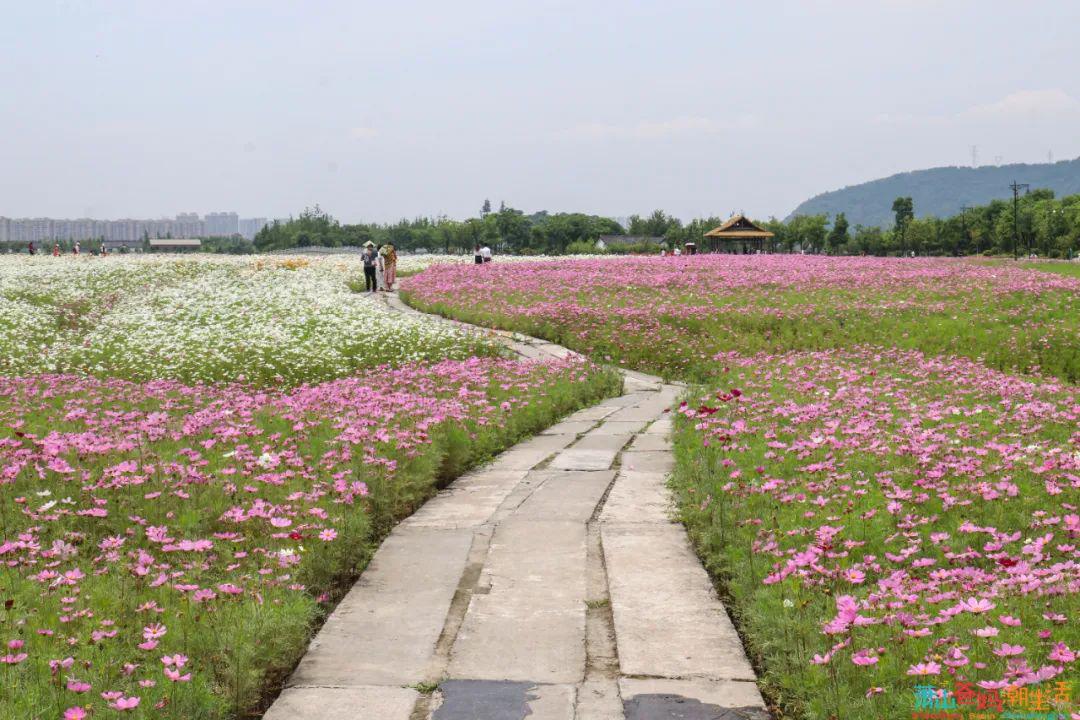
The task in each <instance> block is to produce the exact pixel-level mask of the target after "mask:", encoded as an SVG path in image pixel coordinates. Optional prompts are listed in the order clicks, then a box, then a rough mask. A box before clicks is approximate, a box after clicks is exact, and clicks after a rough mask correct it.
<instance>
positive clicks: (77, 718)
mask: <svg viewBox="0 0 1080 720" xmlns="http://www.w3.org/2000/svg"><path fill="white" fill-rule="evenodd" d="M85 717H86V710H84V709H82V708H81V707H79V706H78V705H76V706H74V707H69V708H68V709H67V710H65V711H64V720H83V718H85Z"/></svg>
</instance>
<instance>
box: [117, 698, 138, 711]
mask: <svg viewBox="0 0 1080 720" xmlns="http://www.w3.org/2000/svg"><path fill="white" fill-rule="evenodd" d="M140 702H142V698H140V697H138V696H132V697H119V698H117V699H116V701H115V702H111V703H109V707H111V708H112V709H113V710H120V711H124V710H134V709H135V708H137V707H138V706H139V703H140Z"/></svg>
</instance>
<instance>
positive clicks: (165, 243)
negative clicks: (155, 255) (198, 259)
mask: <svg viewBox="0 0 1080 720" xmlns="http://www.w3.org/2000/svg"><path fill="white" fill-rule="evenodd" d="M149 242H150V250H151V252H182V251H185V250H198V249H199V248H200V247H201V246H202V241H201V240H199V239H197V238H155V239H153V240H150V241H149Z"/></svg>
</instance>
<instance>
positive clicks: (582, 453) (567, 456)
mask: <svg viewBox="0 0 1080 720" xmlns="http://www.w3.org/2000/svg"><path fill="white" fill-rule="evenodd" d="M618 454H619V451H618V450H587V449H580V448H571V449H569V450H563V451H562V452H561V453H559V454H558V455H556V456H555V459H554V460H552V461H551V465H550V466H549V467H551V468H552V469H554V470H607V469H608V468H610V467H611V464H612V463H613V462H615V456H616V455H618Z"/></svg>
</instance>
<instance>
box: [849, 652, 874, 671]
mask: <svg viewBox="0 0 1080 720" xmlns="http://www.w3.org/2000/svg"><path fill="white" fill-rule="evenodd" d="M878 659H879V658H878V656H877V655H873V654H872V651H871V650H860V651H858V652H857V653H855V654H854V655H852V656H851V662H852V663H854V664H855V665H859V666H862V667H865V666H867V665H877V662H878Z"/></svg>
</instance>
